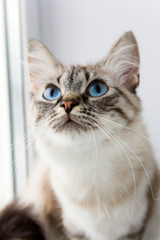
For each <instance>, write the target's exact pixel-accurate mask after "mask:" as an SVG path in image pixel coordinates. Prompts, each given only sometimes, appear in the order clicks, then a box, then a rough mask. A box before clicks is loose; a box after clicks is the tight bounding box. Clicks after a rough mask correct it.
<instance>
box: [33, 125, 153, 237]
mask: <svg viewBox="0 0 160 240" xmlns="http://www.w3.org/2000/svg"><path fill="white" fill-rule="evenodd" d="M136 125H137V127H136ZM132 127H134V129H135V131H136V129H137V131H139V129H140V128H141V130H142V129H143V132H144V126H143V125H142V124H141V122H140V121H139V122H138V123H136V124H135V126H132ZM46 134H48V133H46ZM94 134H95V135H96V139H97V140H96V141H95V139H94V137H93V135H92V133H90V134H88V133H86V134H85V133H84V134H82V135H80V136H79V137H78V138H77V137H76V136H75V138H76V141H75V138H72V137H71V136H69V135H65V134H64V135H63V134H62V135H59V137H55V135H54V137H53V135H52V136H50V137H51V138H52V142H53V147H51V146H50V145H48V144H45V140H44V142H42V140H40V139H39V141H38V142H39V143H38V145H37V146H38V150H39V153H40V156H41V158H42V159H43V160H45V161H46V159H47V162H46V164H48V165H49V166H50V177H51V184H52V187H53V189H54V191H55V193H56V195H57V197H58V200H59V202H60V204H61V207H62V214H63V222H64V225H65V227H66V229H67V230H68V231H69V232H70V233H73V234H77V233H85V234H86V236H89V238H90V239H91V240H97V239H98V240H106V239H109V240H116V239H117V238H118V237H119V236H121V235H125V234H126V233H128V231H129V229H130V227H131V226H132V228H133V230H134V228H137V230H138V227H139V226H141V224H142V219H143V217H144V214H145V212H146V207H147V206H146V204H147V201H146V194H145V193H146V186H147V185H148V179H147V177H146V174H145V172H144V169H143V166H144V167H145V169H146V171H147V173H148V176H149V179H150V178H151V176H152V164H153V163H152V162H151V161H150V159H151V158H153V156H152V153H151V151H150V150H149V153H148V152H147V153H146V152H145V151H146V150H144V149H143V148H148V149H149V148H150V146H149V144H148V142H147V141H146V140H145V138H144V137H143V136H142V135H141V134H139V135H138V136H137V134H135V132H132V131H127V130H125V129H120V130H119V133H118V136H119V138H122V139H123V141H124V142H125V143H124V142H122V141H120V140H119V143H120V144H118V142H117V143H116V146H114V144H113V143H112V141H111V140H106V139H107V137H106V136H105V137H104V134H101V132H100V131H97V133H94ZM57 136H58V135H57ZM87 136H88V137H87ZM137 137H138V141H137ZM48 138H49V136H48ZM50 140H51V139H50ZM140 142H143V146H141V145H140ZM126 144H127V145H126ZM60 149H63V150H60ZM123 149H124V150H123ZM132 150H133V151H132ZM94 151H95V152H94ZM134 152H135V153H134ZM138 156H139V157H138ZM138 158H139V159H138ZM96 160H97V163H96V162H95V161H96ZM139 161H141V163H140V162H139ZM130 165H132V167H133V168H134V174H135V178H136V177H137V172H136V169H137V168H139V169H141V171H142V172H143V176H142V179H141V182H140V184H139V185H138V188H137V189H135V195H134V192H133V193H132V194H129V193H128V197H127V198H126V199H124V201H122V203H120V204H117V205H116V207H115V208H112V202H114V198H116V196H117V194H119V193H120V192H121V191H122V192H123V191H125V189H127V187H128V186H127V185H128V184H129V185H133V182H134V176H133V172H132V169H131V166H130ZM142 165H143V166H142ZM123 174H126V180H125V179H123V180H122V176H123ZM32 184H33V183H32ZM134 197H135V200H134ZM87 198H90V199H92V198H93V199H95V202H96V204H95V206H93V207H90V208H86V207H83V206H81V205H79V204H78V203H77V202H81V201H83V200H85V199H87ZM122 199H123V198H122ZM131 222H132V224H131ZM152 240H153V239H152Z"/></svg>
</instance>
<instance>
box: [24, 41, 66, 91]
mask: <svg viewBox="0 0 160 240" xmlns="http://www.w3.org/2000/svg"><path fill="white" fill-rule="evenodd" d="M28 65H29V79H30V91H31V93H32V94H34V93H36V92H37V91H38V89H39V88H40V85H41V84H42V83H44V82H45V81H46V80H47V79H52V78H53V77H54V76H55V74H58V73H59V74H60V73H61V72H62V70H63V66H62V65H61V64H60V63H59V62H58V61H57V60H56V59H55V57H54V56H53V55H52V54H51V52H50V51H49V50H48V49H47V48H46V47H45V46H44V45H43V44H42V43H41V42H40V41H38V40H32V41H30V42H29V45H28Z"/></svg>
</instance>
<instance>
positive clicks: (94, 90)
mask: <svg viewBox="0 0 160 240" xmlns="http://www.w3.org/2000/svg"><path fill="white" fill-rule="evenodd" d="M107 90H108V88H107V86H106V84H105V83H103V82H100V81H94V82H93V83H91V85H90V86H89V88H88V93H89V95H90V96H92V97H99V96H102V95H104V94H105V93H106V92H107Z"/></svg>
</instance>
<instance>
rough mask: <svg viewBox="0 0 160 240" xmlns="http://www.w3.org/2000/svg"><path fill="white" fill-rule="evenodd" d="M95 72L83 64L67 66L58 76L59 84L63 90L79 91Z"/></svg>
mask: <svg viewBox="0 0 160 240" xmlns="http://www.w3.org/2000/svg"><path fill="white" fill-rule="evenodd" d="M94 75H95V73H94V72H93V71H92V69H91V68H89V67H88V68H87V67H84V66H69V67H67V68H66V69H65V71H64V73H63V74H62V76H61V77H60V79H59V81H60V85H61V86H62V87H64V88H65V91H74V92H79V91H81V90H83V89H84V88H85V87H86V85H87V83H88V82H89V79H91V78H93V76H94Z"/></svg>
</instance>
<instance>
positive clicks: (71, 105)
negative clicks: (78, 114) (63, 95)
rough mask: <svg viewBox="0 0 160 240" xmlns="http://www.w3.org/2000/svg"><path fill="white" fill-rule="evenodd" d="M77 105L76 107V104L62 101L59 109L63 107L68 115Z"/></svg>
mask: <svg viewBox="0 0 160 240" xmlns="http://www.w3.org/2000/svg"><path fill="white" fill-rule="evenodd" d="M77 105H78V103H76V102H73V101H62V103H61V107H63V108H64V109H65V111H66V113H68V114H69V113H70V112H71V111H72V109H73V108H74V107H75V106H77Z"/></svg>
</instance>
